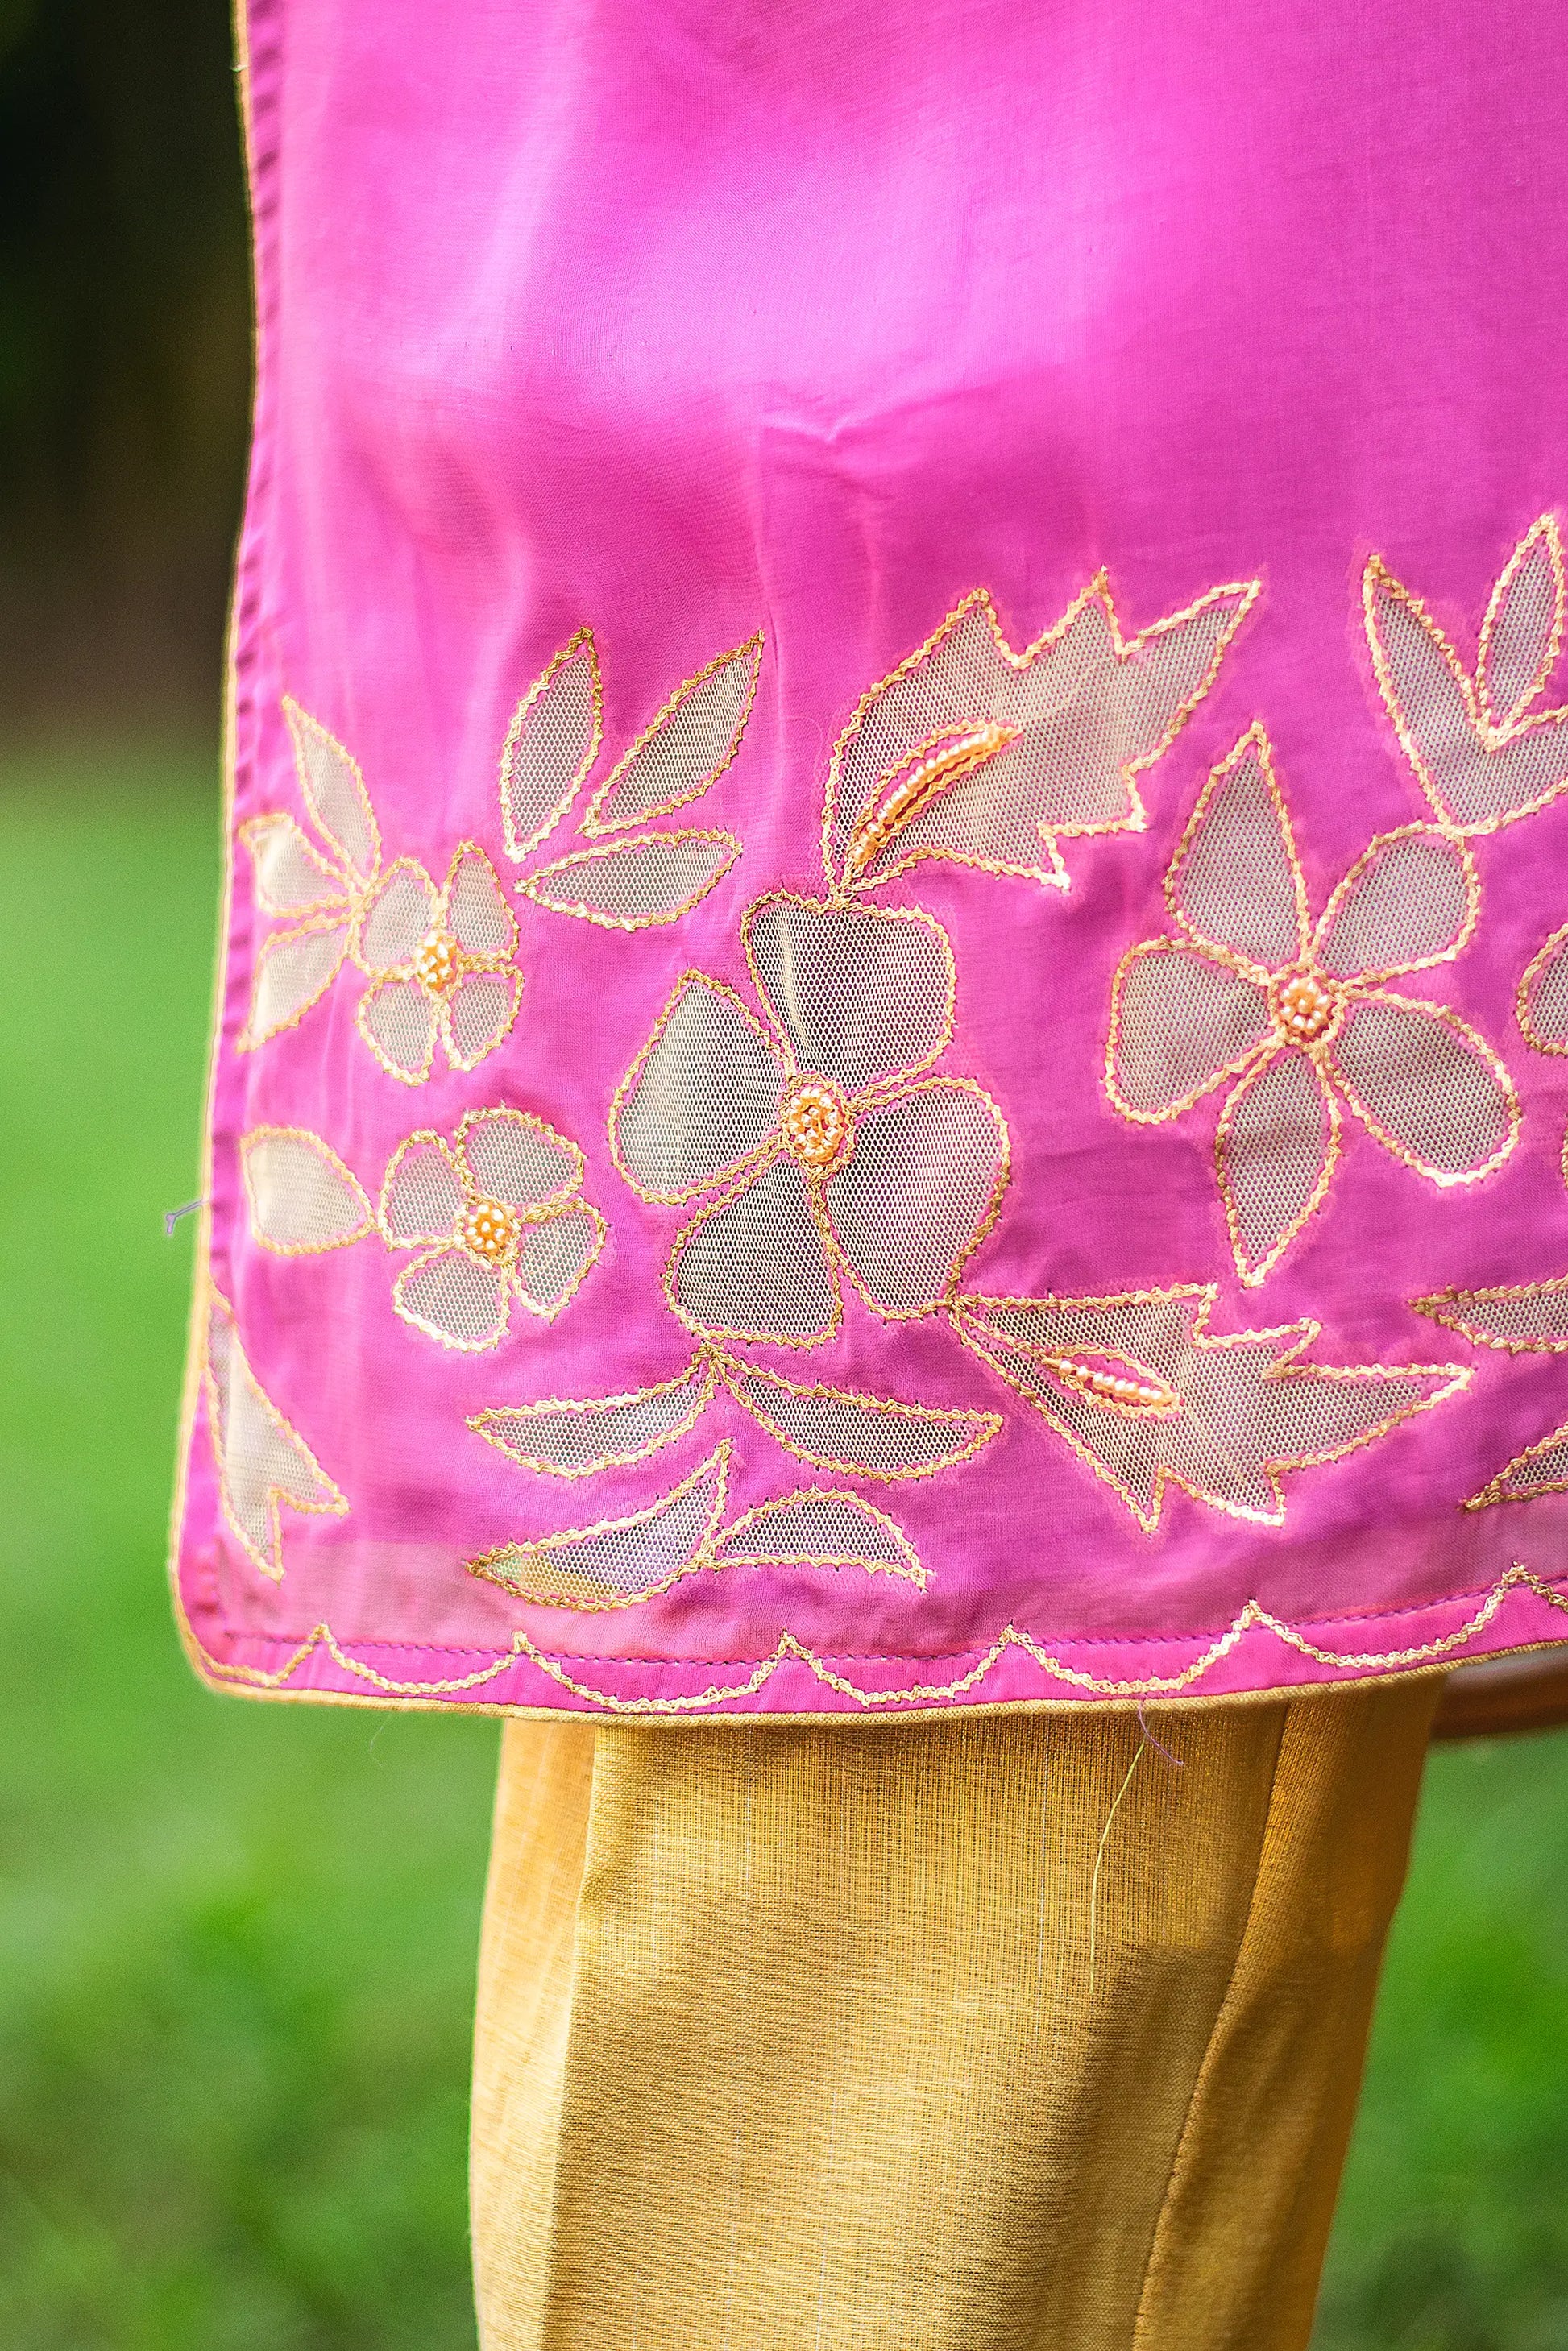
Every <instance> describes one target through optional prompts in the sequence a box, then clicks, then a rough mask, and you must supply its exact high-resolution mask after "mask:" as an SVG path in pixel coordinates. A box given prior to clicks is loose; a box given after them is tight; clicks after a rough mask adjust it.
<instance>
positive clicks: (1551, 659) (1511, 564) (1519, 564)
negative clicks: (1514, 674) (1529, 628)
mask: <svg viewBox="0 0 1568 2351" xmlns="http://www.w3.org/2000/svg"><path fill="white" fill-rule="evenodd" d="M1538 541H1540V542H1542V543H1543V544H1544V546H1545V549H1546V561H1547V568H1548V569H1549V570H1550V571H1551V573H1552V627H1551V629H1550V631H1549V632H1548V633H1547V639H1546V643H1545V646H1544V648H1543V650H1542V653H1541V655H1540V658H1539V659H1538V660H1537V662H1536V665H1535V673H1534V675H1533V676H1532V677H1531V681H1530V684H1528V685H1527V686H1526V687H1525V689H1524V691H1523V693H1522V694H1521V695H1517V696H1516V697H1515V699H1514V702H1513V705H1512V706H1511V708H1510V709H1508V710H1506V711H1504V712H1503V714H1502V716H1501V717H1499V716H1498V714H1497V711H1496V709H1495V708H1494V707H1493V704H1492V695H1491V649H1492V636H1493V633H1494V632H1495V631H1496V629H1497V627H1498V625H1499V623H1500V621H1501V618H1502V612H1503V606H1504V602H1505V600H1506V599H1507V596H1508V594H1509V591H1510V590H1511V588H1512V586H1513V583H1514V580H1515V578H1516V577H1517V575H1518V574H1519V572H1520V571H1521V570H1522V569H1523V568H1524V565H1525V564H1526V562H1527V561H1528V560H1529V559H1530V557H1531V554H1532V552H1533V551H1534V549H1535V547H1536V544H1537V542H1538ZM1565 585H1568V583H1565V582H1564V579H1563V542H1562V539H1561V538H1560V537H1559V536H1558V530H1557V517H1556V516H1555V515H1554V514H1552V513H1551V512H1550V511H1548V512H1547V513H1545V514H1543V515H1538V516H1537V517H1536V519H1535V520H1534V522H1532V523H1531V526H1530V528H1529V529H1528V530H1527V531H1526V532H1525V534H1524V537H1523V538H1521V540H1520V542H1519V545H1518V546H1517V547H1516V548H1515V549H1514V550H1513V553H1512V554H1511V556H1510V557H1509V559H1508V561H1507V562H1506V563H1505V564H1504V565H1503V567H1502V569H1501V570H1500V572H1499V574H1498V577H1497V584H1496V585H1495V587H1494V588H1493V589H1492V591H1491V594H1490V598H1489V599H1488V601H1487V608H1486V611H1485V612H1484V614H1483V615H1482V617H1481V631H1480V636H1479V641H1478V643H1477V647H1476V699H1477V701H1478V702H1479V705H1480V709H1481V714H1482V716H1483V717H1484V718H1485V720H1486V723H1487V725H1488V726H1490V728H1491V729H1492V730H1493V732H1494V733H1496V734H1501V733H1502V732H1503V731H1504V730H1505V728H1507V727H1508V726H1511V724H1513V723H1514V722H1515V721H1516V720H1518V719H1519V718H1521V716H1523V713H1524V710H1525V707H1526V705H1528V704H1530V703H1531V702H1533V701H1534V700H1535V699H1536V697H1537V696H1538V695H1541V694H1542V693H1543V692H1544V691H1545V687H1546V681H1547V679H1548V678H1549V677H1550V676H1551V674H1552V671H1553V670H1554V669H1555V668H1556V666H1557V663H1558V657H1559V655H1560V654H1561V653H1562V651H1563V602H1564V589H1565Z"/></svg>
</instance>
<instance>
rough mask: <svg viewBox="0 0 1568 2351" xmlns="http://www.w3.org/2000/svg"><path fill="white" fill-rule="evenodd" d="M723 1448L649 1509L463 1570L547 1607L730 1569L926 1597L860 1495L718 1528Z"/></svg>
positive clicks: (601, 1600) (915, 1568) (771, 1507)
mask: <svg viewBox="0 0 1568 2351" xmlns="http://www.w3.org/2000/svg"><path fill="white" fill-rule="evenodd" d="M729 1462H730V1447H729V1445H728V1443H727V1442H726V1443H724V1444H722V1445H720V1446H719V1447H717V1448H716V1451H714V1452H713V1453H711V1454H710V1455H709V1456H708V1458H707V1459H706V1461H705V1462H703V1463H702V1464H701V1466H700V1467H699V1468H696V1469H694V1470H693V1472H692V1474H691V1476H690V1477H689V1478H686V1479H683V1480H682V1482H681V1483H680V1484H679V1485H678V1486H674V1487H672V1488H671V1489H670V1491H669V1492H668V1493H667V1494H665V1495H664V1496H662V1497H661V1499H659V1500H658V1501H656V1502H653V1503H650V1504H649V1505H647V1506H646V1507H645V1508H644V1509H643V1510H632V1511H631V1512H629V1513H628V1514H627V1515H626V1516H624V1517H622V1518H613V1519H601V1520H597V1521H596V1522H595V1523H594V1524H593V1525H592V1526H588V1527H571V1528H568V1529H567V1530H566V1531H563V1532H561V1533H559V1534H549V1535H538V1536H534V1537H530V1538H528V1539H527V1540H525V1541H517V1542H511V1543H503V1544H500V1545H498V1546H497V1549H496V1550H494V1551H489V1552H484V1553H483V1554H482V1555H481V1557H479V1558H478V1559H472V1560H469V1561H467V1562H465V1563H466V1565H467V1568H468V1572H469V1573H470V1574H473V1575H478V1576H483V1577H484V1578H485V1579H486V1581H487V1582H489V1583H499V1584H502V1585H503V1586H504V1587H505V1588H506V1590H507V1591H508V1592H512V1593H517V1596H518V1598H519V1599H524V1600H532V1601H535V1602H538V1603H539V1604H542V1605H545V1606H548V1607H557V1608H575V1609H586V1610H591V1611H601V1610H603V1609H608V1608H630V1607H632V1606H635V1605H636V1604H639V1603H641V1602H643V1601H646V1600H653V1599H656V1598H658V1596H659V1595H660V1594H661V1593H665V1592H668V1591H669V1590H670V1589H671V1587H672V1585H674V1584H675V1583H679V1582H680V1580H681V1579H682V1577H683V1576H687V1575H695V1574H698V1573H704V1572H707V1573H718V1572H719V1571H721V1570H723V1569H726V1568H732V1567H752V1568H800V1567H809V1568H813V1569H827V1570H839V1569H842V1568H846V1567H848V1568H861V1569H863V1570H864V1571H865V1572H866V1573H868V1574H879V1573H891V1574H894V1575H897V1576H901V1577H903V1578H904V1580H905V1581H906V1582H908V1583H913V1584H915V1586H916V1587H917V1588H918V1589H924V1587H925V1580H926V1578H925V1569H924V1568H923V1567H922V1566H921V1564H920V1561H919V1559H918V1557H917V1555H916V1553H915V1550H914V1548H913V1546H912V1545H911V1544H910V1542H909V1541H908V1540H907V1538H906V1537H905V1536H904V1532H903V1530H902V1529H901V1528H900V1527H898V1526H897V1525H896V1524H895V1522H894V1520H892V1519H890V1518H889V1517H888V1516H887V1514H886V1512H885V1511H883V1510H873V1508H872V1505H871V1504H870V1503H869V1502H865V1501H862V1499H860V1497H859V1496H858V1495H857V1494H844V1493H839V1492H836V1491H834V1490H833V1489H831V1488H827V1487H821V1486H802V1487H800V1488H798V1489H796V1490H795V1491H794V1492H793V1493H790V1494H783V1495H779V1496H776V1497H775V1498H774V1499H771V1500H769V1501H766V1502H762V1503H759V1504H758V1507H757V1508H756V1509H755V1510H747V1511H745V1512H744V1513H743V1514H742V1515H741V1517H739V1518H738V1519H736V1520H733V1521H732V1522H731V1523H730V1524H729V1525H728V1526H727V1527H723V1528H721V1526H720V1523H719V1522H720V1520H721V1519H722V1518H723V1516H724V1510H725V1499H726V1491H727V1478H728V1470H729Z"/></svg>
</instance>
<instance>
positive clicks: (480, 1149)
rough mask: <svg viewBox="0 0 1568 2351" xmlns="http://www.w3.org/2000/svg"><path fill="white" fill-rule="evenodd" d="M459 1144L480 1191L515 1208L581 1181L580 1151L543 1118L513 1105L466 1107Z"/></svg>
mask: <svg viewBox="0 0 1568 2351" xmlns="http://www.w3.org/2000/svg"><path fill="white" fill-rule="evenodd" d="M462 1146H463V1154H464V1156H465V1159H466V1160H467V1162H468V1172H469V1174H470V1175H472V1176H473V1178H474V1181H475V1183H476V1185H477V1186H478V1187H479V1189H480V1191H481V1192H485V1193H487V1194H488V1195H489V1196H490V1198H491V1199H493V1200H507V1201H509V1202H510V1203H511V1205H512V1207H515V1208H533V1207H540V1206H542V1205H543V1203H544V1202H545V1201H547V1200H552V1199H555V1198H557V1197H558V1196H560V1195H561V1194H563V1193H569V1192H574V1191H575V1190H576V1189H577V1186H579V1185H580V1183H581V1181H582V1174H583V1166H582V1154H581V1152H580V1151H579V1149H578V1148H577V1145H576V1144H572V1143H569V1142H568V1141H567V1140H566V1137H565V1136H564V1135H560V1134H557V1133H556V1132H555V1129H554V1128H553V1127H549V1126H546V1125H545V1123H544V1122H543V1121H542V1120H541V1119H536V1118H530V1117H529V1116H528V1114H527V1113H525V1112H523V1111H515V1110H481V1111H473V1112H470V1113H469V1114H468V1116H467V1117H466V1118H465V1120H464V1122H463V1127H462Z"/></svg>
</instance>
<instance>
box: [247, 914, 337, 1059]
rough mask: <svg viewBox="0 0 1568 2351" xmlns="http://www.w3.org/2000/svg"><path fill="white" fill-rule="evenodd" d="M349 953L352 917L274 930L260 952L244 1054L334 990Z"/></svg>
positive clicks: (316, 918) (319, 917)
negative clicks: (350, 918) (333, 985)
mask: <svg viewBox="0 0 1568 2351" xmlns="http://www.w3.org/2000/svg"><path fill="white" fill-rule="evenodd" d="M348 952H349V924H348V920H347V917H343V918H340V919H336V920H333V919H329V918H328V917H326V916H323V915H316V916H314V917H313V918H312V919H311V920H310V921H308V922H305V923H301V924H300V925H298V929H296V930H292V931H274V932H273V933H272V935H271V936H270V937H268V938H266V939H264V940H263V941H262V943H261V946H260V947H259V949H258V950H257V953H256V969H255V972H254V974H253V975H252V978H251V996H250V1012H249V1015H248V1017H247V1019H246V1024H245V1029H244V1031H243V1032H242V1034H241V1036H240V1039H239V1044H238V1050H239V1051H240V1052H242V1053H250V1052H254V1051H255V1050H256V1047H257V1046H258V1045H265V1044H266V1042H267V1039H268V1038H269V1037H276V1036H277V1033H278V1031H279V1030H280V1029H292V1028H293V1027H294V1025H295V1023H296V1022H297V1021H298V1020H300V1019H303V1018H304V1016H305V1014H306V1013H307V1012H308V1011H309V1009H310V1007H311V1006H312V1005H313V1004H315V1003H316V1002H318V1001H319V998H321V997H323V996H325V994H326V993H327V990H328V989H329V987H331V985H332V982H333V981H334V980H335V979H336V977H338V974H339V972H340V970H341V968H342V965H343V960H344V957H345V956H347V954H348Z"/></svg>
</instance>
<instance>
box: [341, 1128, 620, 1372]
mask: <svg viewBox="0 0 1568 2351" xmlns="http://www.w3.org/2000/svg"><path fill="white" fill-rule="evenodd" d="M583 1173H584V1165H583V1157H582V1154H581V1152H580V1150H579V1149H578V1147H577V1145H576V1144H575V1143H569V1142H568V1141H567V1139H566V1137H565V1136H564V1135H561V1134H557V1133H556V1131H555V1129H554V1127H552V1126H547V1125H546V1124H545V1122H544V1120H543V1119H541V1118H534V1117H532V1116H531V1115H530V1114H529V1113H528V1112H526V1111H520V1110H505V1109H495V1110H472V1111H468V1112H466V1113H465V1115H464V1117H463V1118H462V1119H461V1120H460V1122H459V1123H458V1125H457V1128H456V1131H455V1134H454V1135H453V1138H452V1141H451V1142H450V1143H447V1142H446V1141H445V1139H444V1137H443V1136H441V1135H439V1134H430V1133H423V1134H411V1135H410V1136H409V1138H408V1140H407V1141H406V1143H401V1144H399V1145H398V1147H397V1150H396V1151H395V1152H394V1153H393V1155H392V1160H391V1163H390V1165H388V1168H387V1172H386V1180H385V1182H384V1183H383V1185H382V1196H381V1203H380V1206H379V1207H378V1210H377V1218H376V1220H377V1223H378V1224H379V1225H380V1227H381V1232H382V1239H383V1240H384V1241H385V1242H386V1244H387V1247H388V1248H389V1249H419V1250H420V1251H421V1254H420V1255H419V1256H418V1257H416V1258H415V1259H413V1263H412V1264H411V1265H406V1266H405V1267H404V1268H403V1270H402V1272H401V1273H400V1274H399V1275H398V1277H397V1280H396V1281H395V1282H394V1283H393V1285H392V1305H393V1307H394V1308H395V1310H396V1311H397V1312H398V1313H399V1314H401V1315H402V1319H403V1321H404V1322H411V1323H412V1324H413V1327H414V1329H415V1330H417V1331H423V1332H426V1333H427V1334H428V1335H429V1336H430V1337H431V1338H433V1339H439V1340H440V1341H441V1343H442V1344H443V1345H444V1346H447V1347H458V1348H461V1349H463V1350H464V1351H465V1353H471V1354H476V1353H483V1352H484V1351H485V1349H486V1348H488V1347H494V1346H497V1345H498V1344H499V1343H500V1341H501V1340H502V1339H504V1338H505V1336H506V1334H507V1328H508V1325H509V1323H510V1321H511V1316H512V1310H513V1308H514V1306H517V1305H520V1306H522V1307H524V1308H525V1309H526V1310H527V1311H528V1313H530V1314H533V1315H536V1316H538V1319H539V1320H540V1321H541V1322H553V1321H554V1320H555V1317H556V1316H557V1315H558V1314H559V1312H560V1311H561V1309H562V1307H564V1306H565V1305H566V1304H567V1303H568V1301H570V1299H571V1297H572V1296H573V1294H574V1293H575V1291H576V1290H577V1288H578V1286H579V1284H580V1282H581V1280H582V1279H583V1277H584V1276H585V1274H586V1273H587V1272H588V1270H589V1269H590V1267H591V1265H592V1264H593V1262H594V1260H595V1259H596V1258H597V1257H598V1255H599V1252H600V1250H601V1249H602V1248H603V1246H604V1241H605V1237H606V1233H607V1230H608V1228H607V1227H606V1225H605V1222H604V1219H603V1217H601V1215H600V1213H599V1211H598V1209H597V1208H595V1207H591V1206H590V1205H589V1203H588V1202H587V1201H586V1200H583V1199H582V1198H580V1196H579V1195H580V1190H581V1186H582V1179H583Z"/></svg>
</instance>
